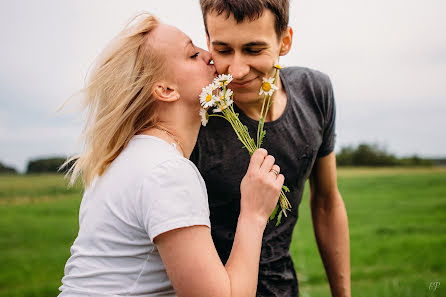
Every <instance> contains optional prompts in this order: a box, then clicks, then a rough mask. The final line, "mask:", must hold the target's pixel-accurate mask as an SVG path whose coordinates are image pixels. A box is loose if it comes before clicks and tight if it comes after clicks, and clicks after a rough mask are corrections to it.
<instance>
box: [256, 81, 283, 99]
mask: <svg viewBox="0 0 446 297" xmlns="http://www.w3.org/2000/svg"><path fill="white" fill-rule="evenodd" d="M273 82H274V77H270V78H263V83H262V86H261V87H260V92H259V95H262V94H265V95H267V96H272V95H273V93H274V91H276V90H278V89H279V88H278V87H276V85H275V84H274V83H273Z"/></svg>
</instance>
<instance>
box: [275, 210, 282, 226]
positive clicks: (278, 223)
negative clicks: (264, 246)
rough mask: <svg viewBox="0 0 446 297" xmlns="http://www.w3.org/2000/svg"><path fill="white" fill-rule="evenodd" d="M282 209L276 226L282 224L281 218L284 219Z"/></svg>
mask: <svg viewBox="0 0 446 297" xmlns="http://www.w3.org/2000/svg"><path fill="white" fill-rule="evenodd" d="M282 214H283V212H282V210H281V211H280V212H279V215H278V216H277V223H276V227H277V226H279V225H280V220H281V219H282Z"/></svg>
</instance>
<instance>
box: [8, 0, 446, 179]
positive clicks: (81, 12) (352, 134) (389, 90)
mask: <svg viewBox="0 0 446 297" xmlns="http://www.w3.org/2000/svg"><path fill="white" fill-rule="evenodd" d="M140 11H149V12H152V13H154V14H155V15H157V16H158V17H159V18H160V19H161V20H162V21H163V22H165V23H169V24H172V25H175V26H177V27H179V28H180V29H182V30H183V31H185V32H186V34H188V35H189V36H190V37H191V38H192V40H193V41H194V42H195V43H196V44H197V45H198V46H201V47H205V35H204V27H203V24H202V17H201V12H200V9H199V5H198V0H181V1H180V0H163V1H152V0H139V1H137V0H133V1H129V0H125V1H124V0H121V1H117V0H115V1H112V0H89V1H86V0H76V1H49V0H40V1H31V0H28V1H23V0H15V1H1V4H0V44H1V46H0V63H1V64H0V65H1V67H0V162H2V163H4V164H7V165H10V166H14V167H16V168H17V169H19V170H24V168H25V166H26V163H27V162H28V160H29V159H32V158H37V157H45V156H52V155H67V154H73V153H75V152H76V151H77V150H78V149H79V146H78V145H77V144H76V140H77V138H78V136H79V134H80V132H81V129H82V125H83V122H82V119H81V118H80V117H79V116H76V112H75V110H73V109H72V108H71V109H70V108H68V109H67V111H65V112H63V113H56V109H57V108H58V107H59V106H60V105H61V104H62V103H63V102H64V101H65V100H66V99H67V98H68V97H69V96H70V95H72V94H74V93H75V92H76V91H77V90H79V89H80V88H82V86H83V85H84V78H85V75H86V74H87V72H88V70H89V68H90V66H91V65H92V63H93V62H94V59H95V57H96V56H97V55H98V54H99V53H100V51H101V50H102V49H103V47H104V46H105V45H106V44H107V42H108V41H109V40H110V39H111V38H112V37H113V36H115V35H116V34H117V33H118V32H119V31H120V30H121V29H122V28H123V26H124V25H125V24H126V22H127V21H128V20H129V19H130V18H131V17H132V16H133V15H134V14H136V13H137V12H140ZM445 12H446V1H444V0H425V1H414V0H404V1H403V0H375V1H365V0H332V1H326V0H325V1H322V0H306V1H304V0H291V12H290V25H291V26H292V27H293V29H294V39H293V48H292V50H291V52H290V53H289V54H288V55H287V56H286V57H283V58H282V60H281V64H284V65H285V66H287V65H288V66H291V65H298V66H306V67H310V68H314V69H318V70H320V71H322V72H325V73H327V74H328V75H329V76H330V78H331V79H332V82H333V86H334V92H335V97H336V104H337V129H336V130H337V149H339V148H340V147H342V146H345V145H350V144H351V145H356V144H358V143H359V142H369V143H378V144H380V145H381V146H383V147H385V148H387V150H388V151H389V152H391V153H395V154H397V155H399V156H407V155H412V154H418V155H421V156H427V157H428V156H446V150H445V147H446V137H445V136H446V133H445V132H444V129H445V127H446V37H445V36H446V17H445Z"/></svg>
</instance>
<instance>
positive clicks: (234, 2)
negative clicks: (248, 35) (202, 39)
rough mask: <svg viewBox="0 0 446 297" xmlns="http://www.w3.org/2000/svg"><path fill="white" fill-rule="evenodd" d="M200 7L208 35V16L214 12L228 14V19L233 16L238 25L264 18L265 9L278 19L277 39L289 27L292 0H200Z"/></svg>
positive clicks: (276, 21) (276, 24)
mask: <svg viewBox="0 0 446 297" xmlns="http://www.w3.org/2000/svg"><path fill="white" fill-rule="evenodd" d="M200 6H201V12H202V13H203V20H204V27H205V28H206V34H208V35H209V32H208V29H207V24H206V15H207V14H208V13H211V12H214V11H215V12H216V13H217V15H221V14H223V13H226V16H227V17H228V18H229V16H230V15H233V16H234V19H235V20H236V21H237V23H241V22H243V21H244V20H245V19H249V20H250V21H255V20H256V19H258V18H260V17H261V16H262V14H263V11H264V10H265V9H269V10H271V11H272V13H273V14H274V16H275V18H276V19H275V24H274V25H275V30H276V33H277V37H280V36H281V34H282V33H283V32H284V31H285V30H286V28H287V26H288V19H289V10H290V0H200Z"/></svg>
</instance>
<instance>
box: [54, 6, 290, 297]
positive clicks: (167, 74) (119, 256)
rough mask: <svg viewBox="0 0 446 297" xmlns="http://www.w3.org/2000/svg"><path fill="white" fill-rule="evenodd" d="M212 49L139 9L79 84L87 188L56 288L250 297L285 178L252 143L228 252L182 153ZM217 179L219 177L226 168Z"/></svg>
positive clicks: (187, 150)
mask: <svg viewBox="0 0 446 297" xmlns="http://www.w3.org/2000/svg"><path fill="white" fill-rule="evenodd" d="M210 61H211V57H210V55H209V53H208V52H206V51H204V50H202V49H200V48H197V47H196V46H194V45H193V43H192V42H191V41H190V39H189V38H188V37H187V36H186V35H185V34H184V33H182V32H181V31H179V30H178V29H176V28H174V27H171V26H168V25H165V24H161V23H159V22H158V21H157V19H156V18H155V17H153V16H151V15H148V14H144V15H140V16H139V17H138V18H137V19H135V21H134V22H133V23H132V24H130V25H129V26H128V27H127V28H126V29H125V30H124V31H123V32H122V33H121V34H120V35H119V36H118V37H117V39H116V40H115V41H114V43H113V44H112V45H110V46H109V47H108V48H107V49H106V51H105V53H104V56H103V58H102V61H101V62H100V63H98V65H97V68H96V69H95V71H94V72H93V75H92V77H91V79H90V84H89V85H88V87H87V88H86V106H87V107H88V109H89V120H88V122H87V123H88V124H87V128H86V131H85V139H86V142H85V149H84V151H83V153H81V154H80V156H79V157H78V159H77V161H76V163H75V165H74V167H73V172H72V182H73V181H74V179H76V177H77V176H78V175H82V177H83V180H84V183H85V188H86V191H85V193H84V197H83V199H82V203H81V206H80V210H79V234H78V236H77V238H76V240H75V242H74V244H73V246H72V247H71V257H70V258H69V259H68V261H67V264H66V266H65V276H64V277H63V279H62V283H63V285H62V286H61V287H60V290H61V291H62V293H61V294H60V295H59V296H76V297H77V296H188V297H193V296H243V297H246V296H255V292H256V287H257V273H258V265H259V256H260V247H261V242H262V234H263V231H264V228H265V226H266V223H267V219H268V216H269V214H270V213H271V212H272V211H273V209H274V207H275V205H276V203H277V200H278V196H279V192H280V189H281V186H282V184H283V180H284V177H283V176H282V175H279V174H278V172H279V171H280V168H279V167H278V166H277V165H275V164H274V158H273V157H272V156H268V155H267V153H266V151H265V150H262V149H260V150H258V151H256V152H255V153H254V154H253V156H252V158H251V162H250V164H249V168H248V171H247V174H246V175H245V177H244V179H243V181H242V183H241V185H240V187H241V193H242V195H241V196H242V197H241V212H240V216H239V221H238V226H237V232H236V234H235V239H234V245H233V249H232V253H231V256H230V258H229V260H228V262H227V263H226V265H223V264H222V263H221V261H220V258H219V256H218V254H217V252H216V250H215V246H214V244H213V242H212V238H211V235H210V223H209V207H208V204H207V193H206V188H205V185H204V182H203V179H202V178H201V176H200V174H199V172H198V170H197V169H196V167H195V166H194V165H193V163H191V162H190V161H189V160H188V158H189V156H190V154H191V152H192V149H193V147H194V145H195V142H196V139H197V136H198V131H199V128H200V117H199V116H198V114H199V112H198V111H199V108H200V105H199V100H198V95H199V94H200V92H201V89H202V87H203V86H205V85H207V84H209V83H210V82H211V81H212V79H213V78H214V77H215V75H216V73H215V68H214V66H213V65H212V64H211V63H210ZM222 178H224V177H222Z"/></svg>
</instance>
